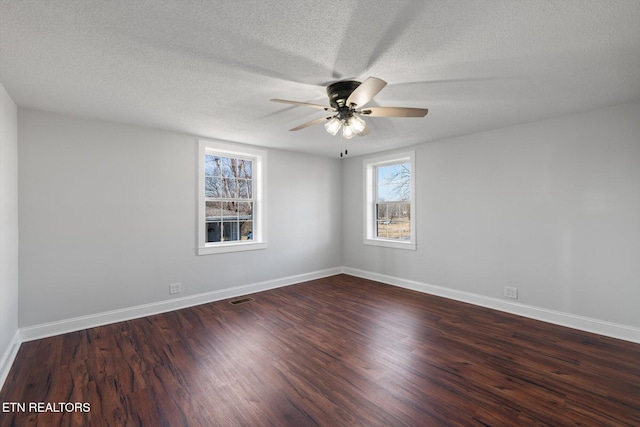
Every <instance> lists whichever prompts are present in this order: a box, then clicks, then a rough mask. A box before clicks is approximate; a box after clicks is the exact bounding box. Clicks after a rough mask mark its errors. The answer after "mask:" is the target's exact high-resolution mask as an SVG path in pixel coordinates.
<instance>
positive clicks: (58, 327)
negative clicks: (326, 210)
mask: <svg viewBox="0 0 640 427" xmlns="http://www.w3.org/2000/svg"><path fill="white" fill-rule="evenodd" d="M341 272H342V268H340V267H336V268H330V269H327V270H320V271H314V272H311V273H305V274H299V275H295V276H289V277H283V278H279V279H274V280H267V281H265V282H259V283H252V284H248V285H243V286H237V287H234V288H228V289H221V290H218V291H212V292H205V293H202V294H197V295H190V296H186V297H182V298H174V299H170V300H166V301H160V302H156V303H151V304H143V305H138V306H134V307H127V308H123V309H119V310H111V311H106V312H103V313H97V314H91V315H88V316H81V317H74V318H71V319H64V320H59V321H55V322H49V323H43V324H40V325H34V326H27V327H24V328H20V338H21V339H22V341H23V342H25V341H32V340H36V339H40V338H46V337H51V336H54V335H60V334H66V333H68V332H74V331H79V330H82V329H88V328H94V327H96V326H103V325H108V324H110V323H116V322H122V321H125V320H131V319H136V318H139V317H145V316H150V315H153V314H159V313H166V312H168V311H173V310H180V309H182V308H187V307H193V306H195V305H200V304H206V303H209V302H214V301H219V300H223V299H227V298H233V297H237V296H241V295H247V294H252V293H255V292H261V291H266V290H269V289H275V288H280V287H283V286H288V285H293V284H295V283H300V282H306V281H309V280H315V279H320V278H322V277H328V276H333V275H336V274H339V273H341Z"/></svg>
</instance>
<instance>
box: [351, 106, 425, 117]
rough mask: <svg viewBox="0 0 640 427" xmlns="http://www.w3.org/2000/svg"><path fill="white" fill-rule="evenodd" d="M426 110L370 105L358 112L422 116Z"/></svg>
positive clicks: (370, 115)
mask: <svg viewBox="0 0 640 427" xmlns="http://www.w3.org/2000/svg"><path fill="white" fill-rule="evenodd" d="M428 112H429V110H428V109H427V108H409V107H371V108H367V109H364V110H362V111H360V114H362V115H366V116H369V117H424V116H426V115H427V113H428Z"/></svg>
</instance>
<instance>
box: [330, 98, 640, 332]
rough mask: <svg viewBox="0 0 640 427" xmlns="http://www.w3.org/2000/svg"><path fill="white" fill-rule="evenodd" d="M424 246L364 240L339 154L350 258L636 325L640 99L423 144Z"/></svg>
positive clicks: (350, 166) (374, 267) (421, 278)
mask: <svg viewBox="0 0 640 427" xmlns="http://www.w3.org/2000/svg"><path fill="white" fill-rule="evenodd" d="M415 151H416V169H417V170H416V179H417V184H416V191H417V205H416V207H417V212H416V216H417V227H416V228H417V233H418V234H417V244H418V249H417V251H403V250H394V249H388V248H381V247H373V246H365V245H363V244H362V235H363V215H362V191H363V182H362V181H363V172H362V158H350V159H348V160H346V161H344V162H343V169H342V171H343V177H344V181H343V186H344V189H343V211H342V213H343V254H344V257H343V265H344V266H347V267H351V268H357V269H361V270H366V271H369V272H374V273H380V274H385V275H389V276H394V277H398V278H402V279H407V280H413V281H417V282H420V283H425V284H429V285H435V286H442V287H446V288H450V289H455V290H459V291H463V292H469V293H473V294H478V295H483V296H487V297H495V298H502V292H503V287H504V286H515V287H517V288H518V289H519V299H518V302H520V303H523V304H527V305H530V306H534V307H539V308H543V309H551V310H557V311H561V312H565V313H569V314H575V315H581V316H586V317H589V318H593V319H599V320H604V321H610V322H615V323H620V324H624V325H629V326H633V327H638V326H640V310H639V306H638V302H640V103H633V104H627V105H619V106H613V107H609V108H605V109H601V110H597V111H593V112H588V113H584V114H577V115H572V116H566V117H560V118H556V119H552V120H545V121H541V122H536V123H530V124H525V125H520V126H515V127H511V128H506V129H499V130H495V131H491V132H485V133H480V134H473V135H468V136H464V137H460V138H455V139H450V140H446V141H440V142H436V143H428V144H422V145H419V146H416V147H415Z"/></svg>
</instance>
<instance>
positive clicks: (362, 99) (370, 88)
mask: <svg viewBox="0 0 640 427" xmlns="http://www.w3.org/2000/svg"><path fill="white" fill-rule="evenodd" d="M386 85H387V82H385V81H384V80H381V79H379V78H377V77H369V78H368V79H367V80H365V81H363V82H362V83H360V86H358V87H357V88H356V89H355V90H354V91H353V92H351V95H349V98H347V104H346V105H347V106H349V105H351V104H355V105H356V106H357V107H362V106H363V105H365V104H366V103H367V102H369V101H371V99H373V97H374V96H376V95H377V94H378V92H380V91H381V90H382V88H384V87H385V86H386Z"/></svg>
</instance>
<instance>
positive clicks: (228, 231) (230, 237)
mask: <svg viewBox="0 0 640 427" xmlns="http://www.w3.org/2000/svg"><path fill="white" fill-rule="evenodd" d="M222 240H223V241H224V242H230V241H234V240H240V233H239V232H238V221H233V222H223V223H222Z"/></svg>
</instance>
